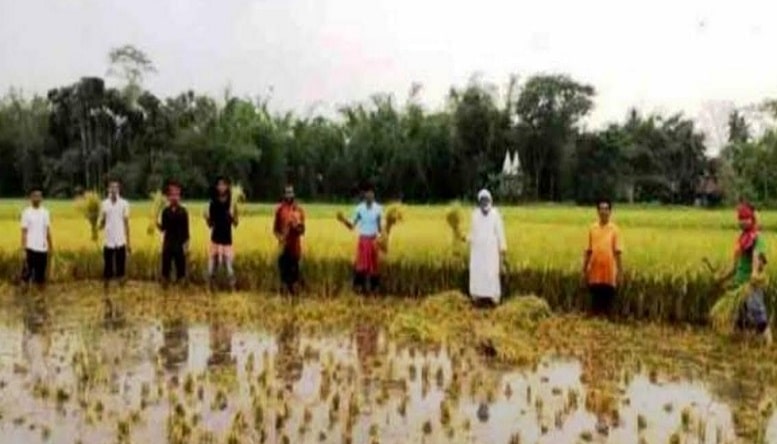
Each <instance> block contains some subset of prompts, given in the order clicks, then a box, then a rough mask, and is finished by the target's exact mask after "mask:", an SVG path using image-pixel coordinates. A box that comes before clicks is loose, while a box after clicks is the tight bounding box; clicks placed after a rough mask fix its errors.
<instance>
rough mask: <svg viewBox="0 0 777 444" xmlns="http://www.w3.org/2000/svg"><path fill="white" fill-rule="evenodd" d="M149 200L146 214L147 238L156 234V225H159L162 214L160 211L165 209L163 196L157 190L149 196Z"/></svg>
mask: <svg viewBox="0 0 777 444" xmlns="http://www.w3.org/2000/svg"><path fill="white" fill-rule="evenodd" d="M149 198H150V199H151V207H150V212H149V214H148V217H149V221H148V229H147V230H146V233H148V235H149V236H153V235H154V233H155V232H156V228H157V224H158V223H159V217H160V215H161V214H162V210H164V209H165V195H164V194H162V192H161V191H159V190H157V191H154V192H153V193H151V194H149Z"/></svg>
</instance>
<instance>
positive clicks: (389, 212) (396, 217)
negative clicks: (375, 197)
mask: <svg viewBox="0 0 777 444" xmlns="http://www.w3.org/2000/svg"><path fill="white" fill-rule="evenodd" d="M403 219H404V215H403V212H402V205H400V204H391V205H389V206H388V208H387V209H386V223H385V225H384V227H383V232H382V233H381V235H380V237H378V249H380V251H381V252H382V253H388V242H389V236H390V235H391V229H392V228H394V226H395V225H396V224H398V223H400V222H402V220H403Z"/></svg>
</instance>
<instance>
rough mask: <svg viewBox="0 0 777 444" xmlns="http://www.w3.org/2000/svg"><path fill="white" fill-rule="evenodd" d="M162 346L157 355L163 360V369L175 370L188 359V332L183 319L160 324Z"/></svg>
mask: <svg viewBox="0 0 777 444" xmlns="http://www.w3.org/2000/svg"><path fill="white" fill-rule="evenodd" d="M162 333H163V335H164V345H162V348H161V349H160V350H159V353H160V354H161V355H162V358H163V359H164V363H165V367H167V368H177V367H180V366H181V365H183V364H185V363H186V361H187V360H188V359H189V330H188V326H187V325H186V322H185V321H184V320H183V318H177V319H170V320H165V321H163V322H162Z"/></svg>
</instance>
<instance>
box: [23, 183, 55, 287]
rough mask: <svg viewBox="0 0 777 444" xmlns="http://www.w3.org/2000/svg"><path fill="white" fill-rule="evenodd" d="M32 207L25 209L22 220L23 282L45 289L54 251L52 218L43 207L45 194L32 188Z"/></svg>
mask: <svg viewBox="0 0 777 444" xmlns="http://www.w3.org/2000/svg"><path fill="white" fill-rule="evenodd" d="M29 197H30V206H28V207H27V208H25V209H24V211H23V212H22V218H21V229H22V249H23V250H24V254H25V261H24V270H23V272H22V281H23V283H25V284H29V283H31V282H33V283H35V284H36V285H38V287H41V288H42V287H43V286H44V285H45V284H46V273H47V271H48V263H49V254H50V253H51V250H52V248H53V247H52V245H53V244H52V241H51V218H50V216H49V210H47V209H46V208H44V207H43V192H42V190H41V189H40V188H32V189H31V190H30V193H29Z"/></svg>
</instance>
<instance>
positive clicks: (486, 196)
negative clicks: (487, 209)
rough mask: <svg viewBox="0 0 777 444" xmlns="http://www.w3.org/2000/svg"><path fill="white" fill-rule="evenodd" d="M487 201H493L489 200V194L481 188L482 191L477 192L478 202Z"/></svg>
mask: <svg viewBox="0 0 777 444" xmlns="http://www.w3.org/2000/svg"><path fill="white" fill-rule="evenodd" d="M483 199H488V201H489V202H491V201H493V199H492V198H491V193H490V192H489V191H488V190H487V189H485V188H483V189H482V190H480V191H478V200H483Z"/></svg>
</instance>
